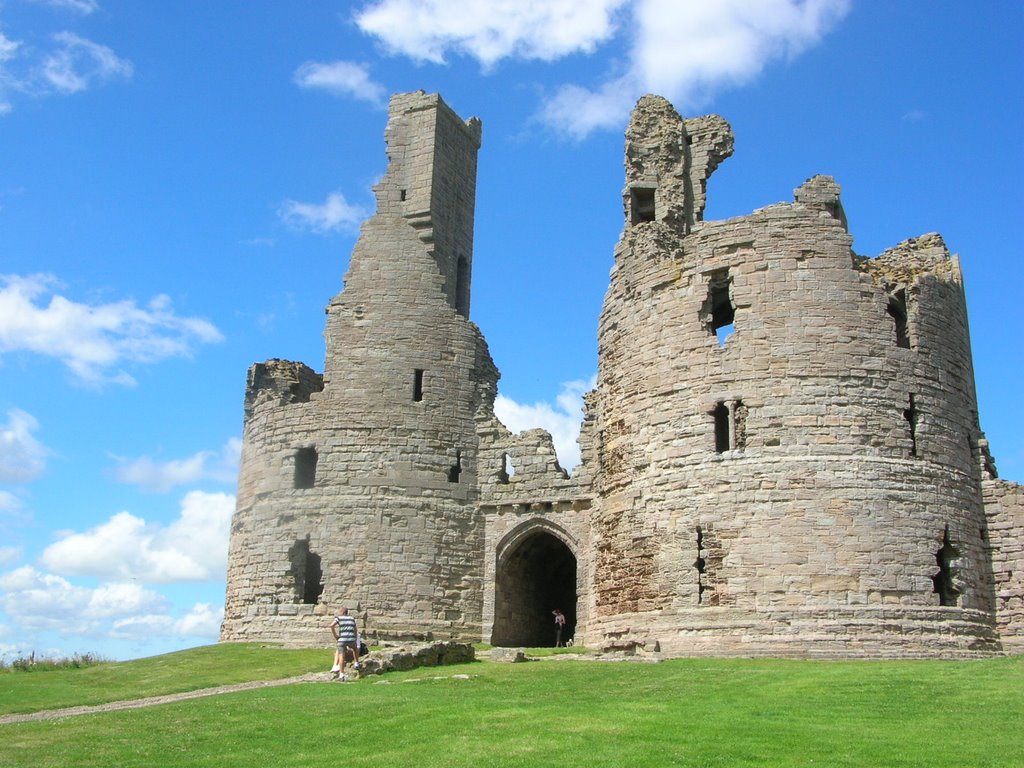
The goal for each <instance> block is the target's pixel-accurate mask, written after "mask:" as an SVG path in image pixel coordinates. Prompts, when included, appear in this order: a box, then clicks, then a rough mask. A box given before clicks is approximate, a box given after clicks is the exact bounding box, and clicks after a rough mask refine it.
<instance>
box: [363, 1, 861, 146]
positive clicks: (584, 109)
mask: <svg viewBox="0 0 1024 768" xmlns="http://www.w3.org/2000/svg"><path fill="white" fill-rule="evenodd" d="M849 6H850V0H715V2H709V1H708V0H587V1H586V2H582V1H580V0H547V1H546V2H542V1H541V0H532V1H530V2H524V1H521V0H468V1H467V3H459V4H456V3H451V2H446V1H445V0H427V1H422V0H378V1H377V2H374V3H371V4H370V5H369V6H367V7H366V8H365V9H364V10H363V11H361V12H359V13H357V14H356V23H357V24H358V25H359V27H360V28H361V29H362V30H363V31H364V32H366V33H367V34H371V35H374V36H375V37H377V38H378V39H380V40H381V41H382V42H383V43H384V44H385V45H386V46H387V47H388V49H389V50H391V51H392V52H394V53H399V54H402V55H405V56H408V57H410V58H413V59H415V60H418V61H429V62H434V63H442V62H443V61H444V58H445V54H446V53H448V52H453V53H457V54H464V55H468V56H472V57H474V58H476V59H477V60H478V61H480V63H481V65H482V66H483V67H484V68H485V69H486V68H489V67H493V66H494V65H495V64H496V63H497V62H499V61H501V60H502V59H505V58H510V57H518V58H524V59H539V60H544V61H552V60H555V59H559V58H563V57H565V56H568V55H570V54H578V53H590V52H592V51H594V50H595V49H596V48H597V47H598V46H599V45H604V44H608V43H610V42H612V41H613V40H614V39H615V38H616V36H617V35H619V36H621V37H622V38H624V42H625V43H626V45H627V46H628V54H627V56H626V57H625V59H624V60H623V61H622V62H620V63H619V65H618V69H617V70H616V71H614V72H612V73H610V74H608V75H607V77H606V78H605V79H604V81H603V82H600V83H598V84H597V85H596V86H593V87H585V86H582V85H579V84H565V85H563V86H562V87H560V88H558V89H557V90H556V91H555V93H554V94H553V95H552V96H551V97H550V98H548V99H547V101H546V102H545V104H544V106H543V107H542V109H541V111H540V114H539V118H540V120H541V121H542V122H545V123H547V124H548V125H550V126H551V127H553V128H555V129H556V130H558V131H560V132H562V133H564V134H566V135H569V136H574V137H576V138H582V137H583V136H585V135H587V134H588V133H589V132H590V131H592V130H595V129H599V128H616V129H621V128H622V124H623V123H624V122H625V120H626V117H627V115H628V114H629V110H630V108H631V107H632V105H633V104H634V103H635V101H636V100H637V98H639V97H640V96H641V95H643V94H644V93H648V92H655V93H659V94H661V95H663V96H665V97H666V98H668V99H669V100H670V101H672V102H674V103H675V104H677V105H678V106H679V107H680V108H681V109H684V110H688V109H694V108H699V107H700V106H702V105H703V103H705V102H706V101H707V100H708V98H709V97H710V96H711V95H712V94H713V93H714V92H715V91H716V90H718V89H720V88H725V87H731V86H737V85H742V84H744V83H747V82H750V81H751V80H753V79H754V78H756V77H757V76H758V75H759V74H760V73H761V72H762V71H763V69H764V68H765V66H767V64H769V63H770V62H771V61H773V60H776V59H780V58H787V57H793V56H796V55H798V54H799V53H801V52H802V51H804V50H806V49H807V48H808V47H810V46H813V45H816V44H817V43H818V42H819V41H820V40H821V38H822V36H823V35H824V34H825V33H826V32H828V31H829V30H830V29H831V28H832V27H834V26H835V25H836V24H837V23H838V22H839V21H840V19H842V17H843V16H844V15H845V14H846V13H847V11H848V10H849ZM620 13H622V14H626V13H628V14H630V18H629V20H628V22H627V23H621V24H616V21H617V17H618V16H619V14H620Z"/></svg>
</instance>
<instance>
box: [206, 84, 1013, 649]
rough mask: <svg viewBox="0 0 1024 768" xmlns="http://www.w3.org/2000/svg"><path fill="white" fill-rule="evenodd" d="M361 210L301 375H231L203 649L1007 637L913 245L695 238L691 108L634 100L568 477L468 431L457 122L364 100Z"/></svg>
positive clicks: (965, 411)
mask: <svg viewBox="0 0 1024 768" xmlns="http://www.w3.org/2000/svg"><path fill="white" fill-rule="evenodd" d="M387 142H388V156H389V160H390V162H389V167H388V172H387V175H386V176H385V177H384V179H383V180H382V181H381V183H380V184H379V185H378V186H377V188H376V193H377V204H378V210H377V213H376V215H375V216H374V217H373V218H371V219H370V220H369V221H367V222H366V223H365V224H364V226H363V229H362V231H361V234H360V238H359V242H358V243H357V245H356V248H355V251H354V253H353V255H352V261H351V266H350V269H349V272H348V275H347V276H346V280H345V289H344V290H343V291H342V293H340V294H339V295H338V296H337V297H335V298H334V299H333V300H332V302H331V303H330V305H329V307H328V319H327V329H326V333H325V336H326V340H327V361H326V370H325V372H324V374H323V376H320V375H318V374H316V373H315V372H313V371H312V370H310V369H309V368H307V367H306V366H304V365H302V364H301V363H290V362H286V361H280V360H272V361H269V362H267V363H262V364H258V365H255V366H253V367H252V368H251V369H250V372H249V382H248V388H247V392H246V408H245V414H246V415H245V438H244V448H243V455H242V468H241V475H240V479H239V491H238V507H237V511H236V515H235V519H234V524H233V529H232V540H231V553H230V564H229V577H228V592H227V604H226V608H225V614H226V615H225V621H224V626H223V630H222V638H223V639H225V640H235V639H272V640H283V641H287V642H293V643H306V644H320V643H323V642H324V639H325V630H324V625H325V622H324V615H325V614H326V613H328V612H329V611H330V609H331V608H333V606H335V605H337V604H338V603H340V602H344V603H345V604H346V605H349V606H350V607H353V608H355V609H356V610H357V612H358V615H359V617H360V619H361V621H362V623H363V625H364V628H365V631H366V632H367V633H368V634H369V635H370V636H371V637H376V638H379V639H388V638H407V637H411V636H419V637H425V636H434V637H454V638H459V639H467V640H484V641H488V642H492V643H494V644H496V645H543V644H548V643H550V642H551V641H552V635H551V633H550V632H549V631H548V627H549V626H550V613H551V610H552V609H553V608H556V607H560V608H562V609H563V610H564V611H565V612H566V615H567V618H568V620H569V632H570V633H574V634H575V637H576V639H577V642H579V643H582V644H586V645H588V646H591V647H595V648H603V649H621V650H636V649H646V650H647V651H651V650H655V649H657V650H661V651H662V652H665V653H668V654H677V655H683V654H708V655H730V654H744V655H749V654H762V655H796V656H808V655H829V656H860V657H863V656H889V657H893V656H969V655H979V654H991V653H998V652H1001V651H1004V650H1021V649H1022V648H1024V641H1022V637H1024V631H1022V629H1024V584H1022V573H1024V547H1022V536H1024V490H1022V488H1021V486H1018V485H1016V484H1013V483H1006V482H1003V481H999V480H997V479H995V469H994V463H993V461H992V458H991V455H990V454H989V451H988V444H987V442H986V441H985V439H984V435H983V433H982V432H981V429H980V425H979V420H978V413H977V403H976V399H975V388H974V380H973V368H972V364H971V353H970V339H969V333H968V327H967V312H966V304H965V300H964V292H963V279H962V275H961V271H960V267H959V262H958V260H957V258H956V257H955V256H951V255H950V254H949V252H948V251H947V249H946V247H945V245H944V243H943V242H942V240H941V238H940V237H939V236H938V235H934V234H931V235H925V236H922V237H919V238H916V239H913V240H908V241H906V242H905V243H902V244H901V245H899V246H897V247H896V248H893V249H891V250H889V251H887V252H886V253H884V254H882V255H881V256H879V257H877V258H874V259H869V258H865V257H862V256H858V255H856V254H855V253H854V252H853V250H852V238H851V236H850V234H849V233H848V231H847V222H846V217H845V214H844V213H843V208H842V204H841V202H840V197H839V186H838V185H837V184H836V183H835V182H834V181H833V180H832V179H831V178H829V177H825V176H816V177H814V178H812V179H810V180H809V181H807V182H806V183H805V184H803V185H802V186H800V187H799V188H798V189H797V190H796V195H795V200H794V202H792V203H786V204H777V205H772V206H769V207H767V208H763V209H760V210H758V211H755V212H754V213H753V214H750V215H748V216H743V217H739V218H735V219H729V220H726V221H717V222H705V221H704V220H703V212H704V207H705V200H706V194H707V180H708V178H709V177H710V175H711V174H712V173H713V172H714V170H715V168H716V167H717V166H718V165H719V163H721V162H722V161H723V160H725V159H726V158H727V157H728V156H729V155H730V154H731V153H732V143H733V137H732V132H731V129H730V128H729V126H728V124H727V123H726V122H725V121H724V120H722V119H721V118H719V117H716V116H709V117H702V118H696V119H683V118H682V117H680V116H679V115H678V114H677V113H676V111H675V110H674V109H673V107H672V106H671V105H670V104H669V103H668V102H667V101H665V100H664V99H661V98H659V97H653V96H647V97H644V98H643V99H641V100H640V102H639V104H638V105H637V107H636V109H635V110H634V112H633V116H632V119H631V122H630V125H629V128H628V131H627V135H626V185H625V189H624V191H623V203H624V213H625V225H624V230H623V234H622V238H621V240H620V242H619V245H618V247H617V248H616V251H615V266H614V268H613V271H612V276H611V283H610V286H609V290H608V293H607V296H606V298H605V305H604V310H603V312H602V314H601V318H600V323H599V331H598V340H599V371H598V382H597V388H596V390H595V391H594V392H592V393H590V394H589V395H588V397H587V407H586V412H585V414H584V420H583V426H582V431H581V435H580V447H581V454H582V459H583V461H582V464H581V465H580V466H579V467H577V468H576V469H575V470H574V472H573V473H572V474H571V475H569V474H568V473H566V472H565V471H563V470H562V468H561V467H560V466H559V465H558V461H557V458H556V456H555V452H554V448H553V446H552V442H551V438H550V436H549V435H548V434H547V433H545V432H543V431H541V430H530V431H527V432H524V433H522V434H519V435H513V434H512V433H510V432H509V431H508V430H507V429H506V428H505V427H504V426H503V425H502V424H501V423H500V422H499V421H498V420H497V419H496V418H495V416H494V412H493V401H494V397H495V387H496V381H497V378H498V374H497V371H496V369H495V367H494V365H493V363H492V362H491V359H490V357H489V355H488V352H487V349H486V345H485V343H484V341H483V339H482V337H481V335H480V333H479V331H478V329H477V328H476V327H475V326H474V325H473V324H472V323H470V322H469V320H468V314H469V278H470V274H471V269H472V238H473V234H472V227H473V205H474V188H475V167H476V152H477V149H478V147H479V143H480V124H479V122H478V121H476V120H470V121H469V122H463V121H462V120H461V119H459V118H458V117H457V116H456V115H455V114H454V113H453V112H452V111H451V110H450V109H449V108H448V107H447V106H446V105H445V104H444V103H443V102H442V101H441V100H440V98H439V97H438V96H436V95H433V96H428V95H425V94H423V93H416V94H402V95H399V96H396V97H394V98H393V99H392V102H391V109H390V113H389V120H388V128H387Z"/></svg>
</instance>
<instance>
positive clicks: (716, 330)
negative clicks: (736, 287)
mask: <svg viewBox="0 0 1024 768" xmlns="http://www.w3.org/2000/svg"><path fill="white" fill-rule="evenodd" d="M700 317H701V321H702V322H703V324H704V327H705V328H706V329H707V330H708V332H709V333H710V334H711V335H712V336H714V337H715V338H717V339H718V346H719V347H724V346H725V342H726V340H727V339H728V338H729V336H731V335H732V334H733V333H734V332H735V331H736V326H735V319H736V305H735V304H734V303H733V300H732V277H731V276H730V275H729V269H728V267H727V268H725V269H716V270H715V271H714V272H712V273H710V274H709V275H708V296H707V298H706V299H705V300H704V304H703V306H701V310H700Z"/></svg>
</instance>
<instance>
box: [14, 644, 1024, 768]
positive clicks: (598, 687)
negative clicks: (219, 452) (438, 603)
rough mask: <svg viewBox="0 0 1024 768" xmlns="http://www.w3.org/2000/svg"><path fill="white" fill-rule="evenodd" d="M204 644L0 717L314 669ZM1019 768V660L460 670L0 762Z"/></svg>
mask: <svg viewBox="0 0 1024 768" xmlns="http://www.w3.org/2000/svg"><path fill="white" fill-rule="evenodd" d="M327 660H329V653H327V652H325V651H323V650H313V651H289V650H281V649H276V648H268V647H262V646H256V645H225V646H210V647H206V648H199V649H195V650H190V651H183V652H180V653H174V654H168V655H166V656H158V657H154V658H151V659H141V660H138V661H132V662H124V663H116V664H114V663H111V664H101V665H98V666H95V667H89V668H85V669H66V670H53V671H41V672H40V671H34V672H17V671H7V672H3V673H0V711H2V712H5V713H11V712H26V711H35V710H40V709H52V708H55V707H66V706H73V705H78V704H94V703H99V702H102V701H114V700H118V699H124V698H139V697H143V696H153V695H159V694H165V693H171V692H176V691H183V690H191V689H196V688H202V687H209V686H214V685H223V684H227V683H232V682H242V681H247V680H261V679H272V678H278V677H287V676H291V675H296V674H301V673H303V672H309V671H320V670H323V669H324V667H325V663H326V661H327ZM335 764H340V765H345V766H374V768H381V766H416V767H417V768H420V767H429V766H452V767H454V768H461V767H462V766H466V767H467V768H469V767H470V766H472V767H473V768H483V767H485V766H531V767H532V766H559V767H560V768H564V766H577V765H579V766H586V767H587V768H604V767H605V766H607V767H608V768H612V767H614V768H620V767H622V766H627V767H628V768H644V767H645V766H670V765H678V766H694V767H695V768H696V767H698V766H700V767H702V768H704V767H710V766H858V767H860V766H886V767H890V766H928V768H940V767H942V766H949V767H950V768H964V767H965V766H991V767H992V768H1013V766H1024V657H1019V656H1018V657H1011V658H1002V659H991V660H986V661H965V662H936V661H910V662H823V661H780V660H745V659H743V660H718V659H714V660H712V659H680V660H676V661H669V662H663V663H661V664H640V663H636V664H634V663H603V662H592V661H580V660H572V659H560V660H547V661H540V662H534V663H529V664H516V665H507V664H506V665H503V664H494V663H488V662H477V663H475V664H466V665H460V666H456V667H442V668H432V669H420V670H415V671H412V672H405V673H394V674H390V675H387V676H385V677H380V678H370V679H367V680H362V681H359V682H356V683H346V684H339V683H329V684H327V683H304V684H298V685H290V686H284V687H280V688H262V689H258V690H253V691H244V692H239V693H231V694H225V695H221V696H216V697H210V698H205V699H194V700H190V701H184V702H180V703H175V704H167V705H161V706H158V707H150V708H146V709H137V710H129V711H120V712H111V713H104V714H94V715H83V716H78V717H70V718H61V719H57V720H47V721H42V722H33V723H20V724H9V725H0V766H3V767H4V768H19V767H21V766H61V768H65V767H66V766H75V768H85V767H86V766H104V767H107V766H147V767H149V766H210V767H211V768H212V767H213V766H216V767H217V768H225V767H228V766H246V768H253V767H254V766H255V767H256V768H278V767H279V766H280V767H285V766H296V767H298V766H302V767H303V768H305V767H306V766H312V765H335Z"/></svg>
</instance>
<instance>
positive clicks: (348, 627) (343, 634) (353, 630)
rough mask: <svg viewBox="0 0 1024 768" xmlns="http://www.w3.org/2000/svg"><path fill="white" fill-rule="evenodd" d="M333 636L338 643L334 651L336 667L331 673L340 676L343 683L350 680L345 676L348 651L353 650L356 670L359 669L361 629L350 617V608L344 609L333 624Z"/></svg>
mask: <svg viewBox="0 0 1024 768" xmlns="http://www.w3.org/2000/svg"><path fill="white" fill-rule="evenodd" d="M331 634H332V635H334V639H335V641H336V642H337V644H338V645H337V648H336V649H335V651H334V667H333V668H332V669H331V672H336V673H337V674H338V679H339V680H341V681H345V680H348V677H347V676H346V675H345V661H346V656H347V655H348V651H349V650H350V649H351V651H352V658H353V659H354V660H355V663H354V664H353V665H352V666H353V667H354V668H356V669H359V629H358V628H357V627H356V620H355V618H353V617H352V616H349V615H348V608H342V609H341V610H340V611H339V612H338V615H337V616H335V617H334V620H333V621H332V622H331Z"/></svg>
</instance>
